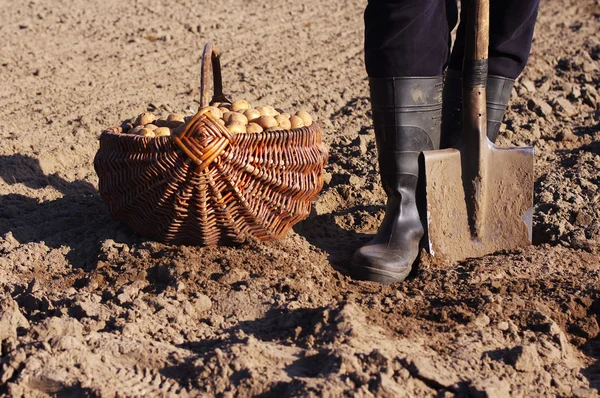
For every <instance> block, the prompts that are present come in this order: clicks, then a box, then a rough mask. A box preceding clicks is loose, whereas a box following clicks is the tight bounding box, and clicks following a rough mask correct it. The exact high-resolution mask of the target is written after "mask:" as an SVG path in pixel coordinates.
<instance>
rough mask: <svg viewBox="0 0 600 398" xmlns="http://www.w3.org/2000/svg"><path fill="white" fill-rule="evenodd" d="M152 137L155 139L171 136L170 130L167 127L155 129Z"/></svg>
mask: <svg viewBox="0 0 600 398" xmlns="http://www.w3.org/2000/svg"><path fill="white" fill-rule="evenodd" d="M154 135H155V136H156V137H167V136H170V135H171V129H170V128H168V127H157V128H156V129H155V130H154Z"/></svg>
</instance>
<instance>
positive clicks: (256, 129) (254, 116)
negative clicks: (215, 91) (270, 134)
mask: <svg viewBox="0 0 600 398" xmlns="http://www.w3.org/2000/svg"><path fill="white" fill-rule="evenodd" d="M206 111H207V112H210V114H211V115H212V116H214V117H215V119H217V121H218V122H219V123H221V124H222V125H224V126H225V127H226V128H227V130H229V131H230V132H231V133H233V134H242V133H262V132H263V131H275V130H290V129H297V128H300V127H308V126H310V125H311V124H312V122H313V120H312V117H311V116H310V115H309V114H308V112H305V111H298V112H296V113H295V114H294V115H293V116H292V115H290V114H289V113H286V112H285V111H283V110H282V109H276V108H273V107H272V106H270V105H266V106H258V107H256V108H252V106H251V105H250V104H249V103H248V101H244V100H238V101H235V102H233V103H232V104H229V103H228V102H215V103H212V104H210V106H209V107H208V108H207V109H206Z"/></svg>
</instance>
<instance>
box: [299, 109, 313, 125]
mask: <svg viewBox="0 0 600 398" xmlns="http://www.w3.org/2000/svg"><path fill="white" fill-rule="evenodd" d="M296 116H298V117H299V118H300V119H302V121H303V122H304V125H305V126H307V127H308V126H310V125H311V124H312V122H313V120H312V117H311V116H310V115H309V114H308V112H306V111H298V112H296Z"/></svg>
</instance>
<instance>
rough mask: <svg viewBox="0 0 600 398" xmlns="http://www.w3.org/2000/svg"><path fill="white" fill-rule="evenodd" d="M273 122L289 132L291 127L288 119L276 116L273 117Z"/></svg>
mask: <svg viewBox="0 0 600 398" xmlns="http://www.w3.org/2000/svg"><path fill="white" fill-rule="evenodd" d="M275 120H276V121H277V125H278V126H279V127H281V128H282V129H284V130H289V129H290V128H291V127H292V124H291V123H290V119H288V118H287V117H285V116H282V115H277V116H275Z"/></svg>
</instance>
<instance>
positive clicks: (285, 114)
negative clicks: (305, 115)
mask: <svg viewBox="0 0 600 398" xmlns="http://www.w3.org/2000/svg"><path fill="white" fill-rule="evenodd" d="M280 114H281V116H285V117H287V118H288V119H289V118H291V117H292V115H290V114H289V113H287V112H281V113H280Z"/></svg>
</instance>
